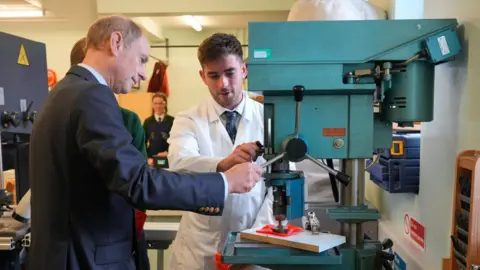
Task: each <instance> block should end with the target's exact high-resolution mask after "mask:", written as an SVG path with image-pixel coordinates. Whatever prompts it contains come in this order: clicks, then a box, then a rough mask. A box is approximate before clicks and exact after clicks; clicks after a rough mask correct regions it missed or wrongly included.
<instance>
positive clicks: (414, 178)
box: [367, 157, 420, 194]
mask: <svg viewBox="0 0 480 270" xmlns="http://www.w3.org/2000/svg"><path fill="white" fill-rule="evenodd" d="M372 162H373V161H372V160H367V166H369V165H370V164H371V163H372ZM368 172H369V173H370V180H372V182H374V183H375V184H376V185H377V186H379V187H380V188H382V189H384V190H386V191H388V192H390V193H415V194H418V191H419V182H420V181H419V180H420V159H386V158H384V157H380V158H379V161H378V163H377V164H375V165H373V166H372V167H371V168H369V169H368Z"/></svg>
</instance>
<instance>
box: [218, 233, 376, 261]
mask: <svg viewBox="0 0 480 270" xmlns="http://www.w3.org/2000/svg"><path fill="white" fill-rule="evenodd" d="M380 246H381V244H380V243H378V242H376V241H370V240H365V243H364V245H363V247H361V248H359V249H352V248H339V249H338V253H337V252H336V251H335V250H329V251H325V252H321V253H316V252H310V251H303V250H299V249H295V248H289V247H282V246H278V245H271V244H266V243H261V242H256V241H250V240H242V239H240V235H239V234H238V233H237V232H232V233H229V235H228V237H227V240H226V241H225V245H224V247H223V250H222V262H223V263H227V264H254V265H259V266H263V267H266V268H268V269H273V270H292V269H295V270H347V269H362V270H363V269H365V270H372V269H377V268H376V264H377V262H376V261H375V260H370V259H369V258H374V257H375V255H376V253H377V251H378V250H379V249H381V247H380ZM346 266H349V267H346Z"/></svg>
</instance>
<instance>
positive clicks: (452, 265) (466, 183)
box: [446, 150, 480, 270]
mask: <svg viewBox="0 0 480 270" xmlns="http://www.w3.org/2000/svg"><path fill="white" fill-rule="evenodd" d="M477 166H478V167H479V168H480V151H476V150H468V151H464V152H462V153H460V154H459V155H458V156H457V162H456V170H455V180H454V181H455V185H454V196H453V199H454V201H453V218H452V232H451V235H452V241H451V246H450V259H449V260H448V261H449V265H448V268H446V269H449V270H460V269H470V268H471V266H472V265H478V264H479V263H480V180H479V179H478V178H480V173H477V171H476V168H477ZM458 215H459V217H461V219H457V216H458ZM460 223H461V224H460ZM462 224H463V225H462ZM455 247H456V248H455Z"/></svg>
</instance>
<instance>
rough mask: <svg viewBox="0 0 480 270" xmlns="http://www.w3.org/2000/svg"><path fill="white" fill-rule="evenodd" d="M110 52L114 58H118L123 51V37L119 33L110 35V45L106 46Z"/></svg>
mask: <svg viewBox="0 0 480 270" xmlns="http://www.w3.org/2000/svg"><path fill="white" fill-rule="evenodd" d="M108 45H109V47H110V51H111V52H112V54H113V55H114V56H118V55H119V54H120V52H121V51H122V50H123V36H122V33H120V32H113V33H112V35H110V43H109V44H108Z"/></svg>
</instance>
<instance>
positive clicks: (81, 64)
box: [78, 63, 108, 86]
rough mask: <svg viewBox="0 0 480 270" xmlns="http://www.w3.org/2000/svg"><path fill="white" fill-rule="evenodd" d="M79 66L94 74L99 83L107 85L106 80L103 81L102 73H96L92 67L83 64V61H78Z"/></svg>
mask: <svg viewBox="0 0 480 270" xmlns="http://www.w3.org/2000/svg"><path fill="white" fill-rule="evenodd" d="M78 65H79V66H81V67H83V68H85V69H87V70H88V71H90V73H92V74H93V76H95V79H97V81H98V82H99V83H100V84H103V85H106V86H108V85H107V81H105V78H103V76H102V75H100V73H98V72H97V71H96V70H95V69H93V68H92V67H91V66H89V65H87V64H84V63H80V64H78Z"/></svg>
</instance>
